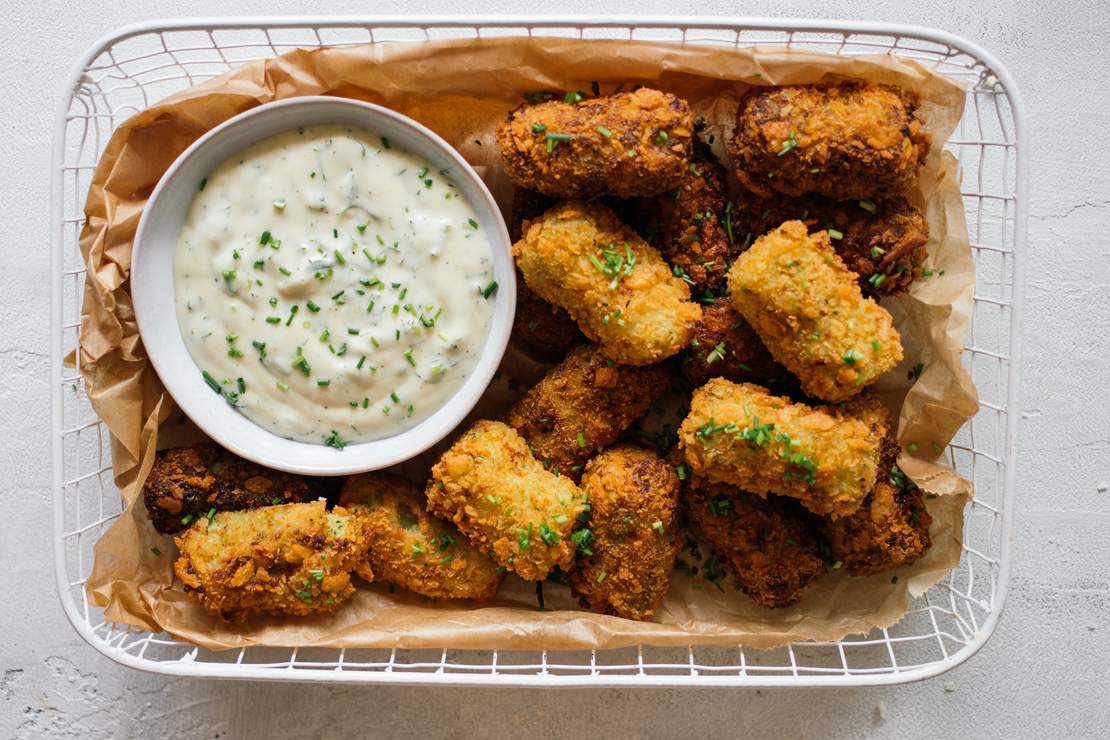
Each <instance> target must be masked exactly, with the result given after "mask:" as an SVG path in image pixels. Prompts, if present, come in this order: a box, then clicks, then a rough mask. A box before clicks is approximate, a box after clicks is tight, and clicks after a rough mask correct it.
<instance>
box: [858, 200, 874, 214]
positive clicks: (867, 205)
mask: <svg viewBox="0 0 1110 740" xmlns="http://www.w3.org/2000/svg"><path fill="white" fill-rule="evenodd" d="M859 207H860V208H862V209H863V210H865V211H867V212H868V213H874V212H875V208H876V206H875V202H874V201H872V200H861V201H860V202H859Z"/></svg>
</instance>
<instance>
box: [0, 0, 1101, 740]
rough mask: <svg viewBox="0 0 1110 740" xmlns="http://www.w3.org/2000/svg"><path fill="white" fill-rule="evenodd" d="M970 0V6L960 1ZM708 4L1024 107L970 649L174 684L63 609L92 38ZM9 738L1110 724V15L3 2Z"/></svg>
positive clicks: (1066, 10) (3, 701)
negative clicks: (1005, 341) (82, 120)
mask: <svg viewBox="0 0 1110 740" xmlns="http://www.w3.org/2000/svg"><path fill="white" fill-rule="evenodd" d="M951 5H952V6H954V5H955V4H951ZM481 10H487V11H492V12H512V11H516V12H528V11H550V12H583V13H586V12H602V11H604V12H613V13H616V12H621V11H628V12H644V13H648V12H656V13H675V12H689V13H701V14H721V15H724V14H729V13H746V14H749V15H787V16H802V17H818V16H828V15H833V16H842V17H846V18H869V19H874V20H886V21H898V22H907V23H918V24H923V25H932V26H937V27H940V28H943V29H946V30H949V31H952V32H955V33H958V34H961V35H964V36H966V37H968V38H971V39H974V40H976V41H978V42H979V43H981V44H982V45H984V46H985V47H986V48H988V49H990V50H992V51H994V53H995V54H996V55H997V56H998V57H999V58H1000V59H1001V60H1002V62H1003V63H1004V64H1006V65H1007V66H1008V67H1009V69H1010V71H1011V72H1012V73H1013V74H1014V76H1015V77H1016V79H1017V81H1018V84H1019V85H1020V87H1021V89H1022V92H1023V93H1024V95H1025V98H1026V102H1027V113H1028V121H1029V139H1030V142H1031V145H1032V146H1031V160H1030V173H1029V174H1030V179H1031V182H1032V189H1031V195H1032V198H1031V203H1030V220H1029V254H1028V255H1027V259H1028V263H1027V264H1028V285H1027V287H1026V296H1025V306H1026V326H1025V332H1024V346H1025V364H1024V367H1023V368H1022V374H1023V394H1024V402H1023V408H1022V417H1023V419H1022V429H1021V437H1020V449H1019V463H1018V505H1019V511H1018V515H1017V519H1016V529H1015V533H1014V545H1015V547H1014V558H1015V568H1014V573H1013V582H1012V590H1011V595H1010V598H1009V603H1008V606H1007V607H1006V612H1005V614H1004V616H1003V619H1002V622H1001V625H1000V626H999V628H998V631H997V632H996V634H995V636H994V638H993V639H992V640H991V641H990V642H989V643H988V644H987V646H986V647H985V648H984V649H983V650H982V651H981V652H980V653H979V654H978V655H977V656H975V657H974V658H972V659H971V660H970V661H969V662H968V663H967V664H965V665H964V666H962V667H960V668H958V669H956V670H954V671H952V672H950V673H948V674H946V675H944V676H942V677H939V678H937V679H933V680H930V681H925V682H922V683H918V684H915V685H911V686H906V687H894V688H884V689H861V690H819V691H818V690H814V691H809V690H806V691H754V690H749V691H735V690H734V691H724V690H699V691H693V690H671V691H668V690H658V691H656V690H652V691H643V690H641V691H621V690H589V691H587V690H566V691H547V692H538V691H518V690H461V689H433V690H429V689H403V688H385V687H383V688H331V687H322V686H305V685H269V684H247V683H227V682H223V683H217V682H211V681H198V680H165V679H162V678H158V677H154V676H149V675H145V674H140V673H136V672H133V671H131V670H128V669H125V668H122V667H119V666H117V665H115V664H113V663H111V662H110V661H108V660H106V659H104V658H102V657H100V656H99V654H97V653H96V652H95V651H94V650H93V649H92V648H90V647H88V646H87V645H85V644H84V643H83V642H82V641H81V640H80V639H79V638H78V637H77V636H76V634H75V633H74V632H73V630H72V629H71V627H70V625H69V624H68V623H67V621H66V618H65V616H64V615H63V614H62V611H61V609H60V607H59V605H58V601H57V596H56V593H55V586H54V579H53V574H52V568H51V554H50V550H49V545H48V541H49V537H50V508H49V501H50V490H49V466H50V463H49V449H50V447H49V446H50V441H49V430H48V418H49V412H48V408H49V388H48V377H49V345H48V334H47V330H46V329H47V327H48V325H49V313H48V301H47V288H46V284H45V277H46V274H47V270H48V260H49V257H48V251H47V245H48V232H47V203H48V199H49V151H50V137H51V134H52V125H53V114H54V111H55V108H56V105H57V103H58V100H59V96H60V95H61V93H62V84H63V80H64V79H65V77H66V75H67V73H68V71H69V68H70V66H71V64H72V63H73V62H74V60H75V59H76V58H77V55H78V54H79V52H80V51H81V50H83V49H85V48H86V47H87V46H89V45H90V44H91V43H92V42H93V41H94V40H95V39H96V38H98V37H99V36H101V35H102V34H104V33H106V32H108V31H109V30H111V29H113V28H115V27H117V26H119V25H121V24H124V23H129V22H132V21H137V20H143V19H149V18H157V17H170V16H178V15H183V14H189V15H202V14H205V13H209V14H215V13H221V12H235V13H238V14H247V13H256V14H276V13H298V12H301V13H307V12H320V13H323V12H331V13H344V12H346V13H354V12H383V13H387V12H388V13H398V12H414V13H415V12H419V11H425V12H442V13H449V12H457V13H470V14H473V13H475V12H480V11H481ZM0 18H3V19H4V21H3V27H4V33H3V38H4V43H3V44H2V46H0V69H4V70H6V72H7V74H6V78H5V84H4V85H3V88H2V93H0V168H2V173H3V176H2V177H0V211H2V213H3V217H2V219H0V245H2V246H0V286H2V289H3V290H2V294H3V297H4V299H3V300H2V301H0V317H2V320H0V378H3V381H2V382H0V429H4V430H7V433H6V435H5V439H4V444H2V445H0V471H2V476H0V522H2V524H0V527H2V535H0V627H2V629H0V737H5V738H6V737H15V738H31V737H51V738H52V737H68V736H81V737H86V738H101V737H128V736H135V735H140V734H141V735H143V736H147V737H163V736H170V735H173V736H177V737H182V738H204V737H209V738H211V737H246V736H260V737H286V736H288V737H294V736H297V737H325V736H345V735H356V734H358V735H363V734H381V735H389V736H393V735H398V736H408V735H412V736H423V737H428V736H451V737H456V736H468V735H483V736H494V735H502V734H508V733H512V734H514V735H516V736H518V737H519V736H525V735H545V736H564V735H566V736H572V735H582V734H586V733H590V732H594V733H599V734H603V735H607V736H626V735H627V736H664V735H671V736H683V735H688V734H697V735H700V736H703V737H716V736H735V735H751V736H790V737H829V736H833V737H852V736H864V735H869V736H871V735H873V736H878V737H950V736H978V737H1008V738H1014V737H1069V738H1073V737H1094V736H1097V735H1102V736H1106V734H1107V732H1108V727H1110V702H1108V701H1107V700H1108V699H1110V667H1108V666H1110V647H1108V645H1110V620H1108V618H1107V614H1108V613H1110V576H1108V575H1107V566H1108V565H1110V537H1107V535H1106V532H1107V530H1108V527H1110V491H1108V487H1110V439H1108V434H1107V431H1108V427H1110V424H1108V422H1110V384H1108V383H1107V382H1106V371H1107V369H1108V362H1107V357H1108V351H1110V303H1108V302H1107V301H1106V300H1105V299H1104V296H1105V295H1106V291H1107V289H1108V287H1110V243H1108V239H1107V236H1106V234H1107V221H1108V220H1110V218H1108V217H1110V169H1108V167H1107V164H1106V162H1107V154H1106V150H1107V146H1106V143H1105V142H1106V139H1107V136H1106V131H1107V129H1108V128H1110V78H1108V76H1107V71H1108V70H1110V46H1108V45H1107V36H1108V35H1110V10H1107V6H1106V5H1105V4H1104V3H1102V2H1097V1H1088V0H1071V1H1070V2H1067V3H1061V2H1030V1H1026V2H1007V1H1005V0H980V1H979V2H974V3H967V4H966V5H964V6H963V7H960V8H956V7H950V4H948V3H944V4H937V5H935V6H932V5H930V4H928V3H924V2H921V1H920V0H918V1H916V2H897V1H895V0H882V1H880V2H870V3H864V2H858V1H856V0H853V1H851V2H846V3H836V4H833V3H822V2H818V1H816V0H799V1H794V2H766V1H749V2H746V3H742V4H737V3H733V2H724V0H694V1H692V2H691V1H689V0H688V2H686V3H684V4H674V3H659V2H649V1H647V0H640V1H639V2H632V1H630V0H611V2H610V3H608V4H600V5H599V4H598V3H596V2H580V1H577V0H575V1H571V0H563V1H561V2H559V3H557V4H555V5H543V4H539V5H537V4H535V3H529V4H527V5H526V6H517V7H514V5H513V4H512V3H508V2H459V1H458V0H445V1H443V2H439V3H434V2H433V3H427V2H425V3H417V2H381V3H368V2H330V3H326V4H325V3H320V2H311V1H308V2H305V1H303V0H302V2H299V3H294V2H287V1H285V0H265V1H262V0H254V1H252V2H242V3H227V2H216V0H193V2H191V3H188V4H186V3H180V2H166V1H165V0H156V1H154V0H147V2H142V3H140V2H103V1H95V2H94V1H90V2H85V3H60V2H43V3H30V2H26V0H24V1H22V2H15V1H14V0H0Z"/></svg>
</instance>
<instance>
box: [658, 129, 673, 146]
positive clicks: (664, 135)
mask: <svg viewBox="0 0 1110 740" xmlns="http://www.w3.org/2000/svg"><path fill="white" fill-rule="evenodd" d="M668 138H670V137H668V136H667V132H666V131H659V133H657V134H655V143H656V144H665V143H666V141H667V139H668Z"/></svg>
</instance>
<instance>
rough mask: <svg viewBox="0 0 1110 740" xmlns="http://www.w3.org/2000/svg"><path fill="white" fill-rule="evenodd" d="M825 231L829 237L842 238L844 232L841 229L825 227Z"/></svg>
mask: <svg viewBox="0 0 1110 740" xmlns="http://www.w3.org/2000/svg"><path fill="white" fill-rule="evenodd" d="M825 231H826V232H827V233H828V235H829V238H830V239H843V238H844V232H842V231H837V230H836V229H825Z"/></svg>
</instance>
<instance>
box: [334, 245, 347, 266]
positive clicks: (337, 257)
mask: <svg viewBox="0 0 1110 740" xmlns="http://www.w3.org/2000/svg"><path fill="white" fill-rule="evenodd" d="M334 254H335V261H336V262H338V263H339V264H341V265H345V264H347V258H346V257H344V256H343V253H342V252H340V251H339V250H338V249H336V250H334Z"/></svg>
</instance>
